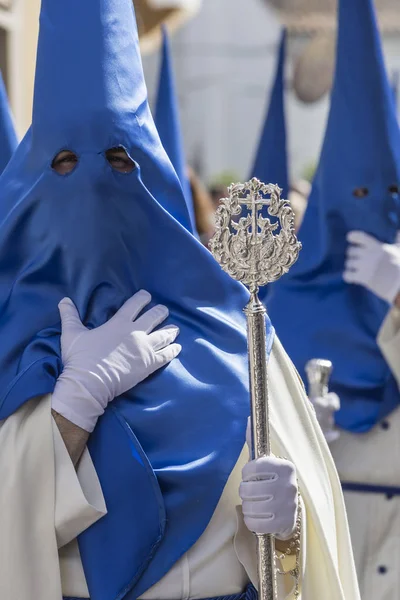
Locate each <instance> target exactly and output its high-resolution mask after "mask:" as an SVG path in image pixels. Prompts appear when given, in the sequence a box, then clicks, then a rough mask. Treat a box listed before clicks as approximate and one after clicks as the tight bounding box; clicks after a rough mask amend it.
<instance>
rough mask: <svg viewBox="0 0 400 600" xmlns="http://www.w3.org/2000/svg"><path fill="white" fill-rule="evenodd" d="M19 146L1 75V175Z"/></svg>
mask: <svg viewBox="0 0 400 600" xmlns="http://www.w3.org/2000/svg"><path fill="white" fill-rule="evenodd" d="M17 146H18V138H17V134H16V131H15V127H14V122H13V119H12V116H11V109H10V105H9V103H8V98H7V92H6V88H5V85H4V81H3V77H2V75H1V73H0V174H1V173H2V172H3V171H4V169H5V167H6V166H7V164H8V162H9V160H10V158H11V156H12V154H13V152H14V151H15V149H16V147H17Z"/></svg>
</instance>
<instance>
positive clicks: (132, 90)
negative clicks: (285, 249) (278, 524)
mask: <svg viewBox="0 0 400 600" xmlns="http://www.w3.org/2000/svg"><path fill="white" fill-rule="evenodd" d="M115 146H123V147H125V148H126V149H127V151H128V153H129V154H130V156H131V157H132V158H133V159H134V160H135V161H136V164H137V168H136V169H135V170H134V171H133V172H132V173H130V174H121V173H118V172H115V171H113V169H112V168H111V166H110V165H109V163H108V162H107V160H106V158H105V155H104V153H105V151H106V150H107V149H109V148H112V147H115ZM62 149H70V150H73V151H74V152H75V153H76V154H77V156H78V159H79V162H78V164H77V166H76V168H75V169H74V171H73V172H72V173H70V174H69V175H66V176H60V175H58V174H57V173H56V172H55V171H54V170H53V169H52V167H51V164H52V161H53V157H54V156H55V155H56V154H57V153H58V152H59V151H60V150H62ZM0 195H1V201H0V273H1V278H0V327H1V332H2V335H1V338H0V389H1V390H2V391H3V395H2V397H1V398H0V419H4V418H7V417H8V416H9V415H11V414H12V413H13V412H14V411H16V410H17V409H18V407H20V406H21V405H23V404H24V403H25V402H26V401H28V400H29V399H31V398H34V397H36V396H38V395H40V394H45V393H48V392H52V390H53V389H54V385H55V381H56V379H57V377H58V375H59V373H60V371H61V369H62V365H61V358H60V322H59V314H58V310H57V304H58V302H59V301H60V299H61V298H63V297H64V296H69V297H71V298H72V300H73V301H74V302H75V304H76V306H77V308H78V310H79V313H80V315H81V318H82V319H83V322H84V323H85V324H86V325H87V326H88V327H97V326H99V325H101V324H102V323H104V322H105V321H107V320H108V319H109V318H110V317H111V316H112V315H113V314H114V313H115V312H116V311H117V310H118V308H119V307H120V306H121V305H122V304H123V302H124V301H125V300H126V299H128V298H129V297H130V296H131V295H132V294H134V293H135V292H136V291H137V290H139V289H141V288H144V289H146V290H148V291H149V292H150V293H151V294H152V296H153V300H154V302H155V303H159V302H161V303H164V304H165V305H167V306H168V307H169V309H170V313H171V314H170V322H171V323H176V324H177V325H178V326H179V327H180V329H181V335H180V342H181V344H182V346H183V351H182V354H181V356H180V357H179V359H178V360H175V361H173V363H171V364H170V365H169V366H168V367H167V368H165V369H164V370H162V371H159V372H157V373H156V374H155V375H154V376H152V377H151V378H149V379H148V380H146V381H145V382H143V383H142V384H141V385H139V386H137V387H136V388H135V389H134V390H132V391H131V392H129V393H127V394H126V395H124V396H123V397H121V398H118V399H116V400H115V401H114V402H113V403H112V404H111V405H110V407H109V408H108V409H107V410H106V412H105V414H104V416H103V417H102V418H101V419H100V420H99V422H98V425H97V427H96V429H95V432H94V433H93V434H92V435H91V437H90V441H89V448H90V452H91V455H92V458H93V461H94V464H95V467H96V470H97V473H98V475H99V479H100V482H101V486H102V489H103V493H104V496H105V500H106V504H107V509H108V514H107V515H106V516H105V517H104V518H103V519H101V520H100V521H99V522H98V523H96V524H95V525H93V526H92V527H91V528H90V529H89V530H87V531H86V532H85V533H84V534H83V535H81V536H80V539H79V545H80V551H81V556H82V561H83V566H84V571H85V575H86V579H87V582H88V586H89V591H90V597H91V600H116V599H117V598H118V599H122V598H125V599H128V600H133V599H134V598H137V597H138V596H140V594H142V593H143V592H144V591H145V590H146V589H148V588H149V587H150V586H152V585H153V584H154V583H156V582H157V581H159V580H160V579H161V577H162V576H163V575H164V574H165V573H166V572H168V571H169V569H170V568H171V566H172V565H173V564H174V563H175V562H176V561H177V560H178V559H179V558H180V557H181V556H182V555H183V554H184V553H185V552H186V551H187V550H188V549H189V548H190V547H191V546H192V545H193V544H194V543H195V542H196V541H197V539H198V538H199V536H200V535H201V534H202V533H203V531H204V530H205V528H206V527H207V525H208V523H209V521H210V519H211V517H212V514H213V512H214V510H215V507H216V505H217V503H218V501H219V498H220V496H221V493H222V491H223V489H224V486H225V484H226V481H227V479H228V477H229V474H230V473H231V471H232V469H233V467H234V465H235V463H236V461H237V459H238V456H239V454H240V452H241V450H242V447H243V444H244V441H245V429H246V420H247V416H248V414H249V393H248V372H247V368H248V367H247V344H246V333H245V322H244V316H243V314H242V307H243V306H244V304H245V303H246V301H247V299H248V294H247V292H246V290H245V289H244V288H243V287H242V286H241V285H239V284H237V283H235V282H234V281H233V280H231V279H230V278H229V277H228V276H227V275H225V274H224V273H223V272H222V271H221V269H220V267H219V266H218V264H217V263H216V262H215V261H214V259H213V258H212V256H211V254H210V253H209V252H208V251H207V250H205V249H204V248H203V247H202V246H201V244H200V243H199V242H198V241H197V240H196V239H195V238H194V237H193V235H191V234H190V233H189V232H188V231H187V230H186V229H185V228H184V227H183V226H182V225H181V224H180V223H179V221H180V220H181V218H183V217H184V216H185V215H186V216H187V207H186V204H185V201H184V198H183V195H182V188H181V186H180V184H179V181H178V178H177V176H176V174H175V172H174V170H173V168H172V166H171V163H170V162H169V160H168V158H167V156H166V154H165V152H164V150H163V148H162V146H161V143H160V140H159V137H158V134H157V131H156V129H155V126H154V123H153V120H152V117H151V114H150V110H149V106H148V102H147V92H146V88H145V85H144V79H143V72H142V66H141V60H140V54H139V44H138V35H137V29H136V23H135V18H134V13H133V7H132V2H131V0H102V2H98V0H85V1H84V2H82V0H70V1H69V2H68V3H65V2H59V0H43V2H42V11H41V18H40V35H39V47H38V57H37V72H36V83H35V98H34V110H33V123H32V127H31V130H30V131H29V132H28V134H27V135H26V137H25V138H24V140H23V141H22V142H21V144H20V146H19V147H18V149H17V151H16V152H15V154H14V156H13V158H12V159H11V162H10V164H9V167H8V168H7V170H6V171H5V172H4V174H3V176H2V177H1V178H0ZM268 336H269V339H271V336H272V330H271V327H270V326H269V325H268Z"/></svg>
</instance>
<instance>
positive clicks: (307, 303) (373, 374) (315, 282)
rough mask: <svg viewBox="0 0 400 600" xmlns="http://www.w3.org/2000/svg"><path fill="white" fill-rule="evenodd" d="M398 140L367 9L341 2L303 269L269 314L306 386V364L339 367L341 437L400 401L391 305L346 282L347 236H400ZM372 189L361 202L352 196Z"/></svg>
mask: <svg viewBox="0 0 400 600" xmlns="http://www.w3.org/2000/svg"><path fill="white" fill-rule="evenodd" d="M393 185H397V186H398V185H400V132H399V127H398V123H397V118H396V115H395V112H394V106H393V97H392V92H391V89H390V85H389V82H388V78H387V74H386V71H385V67H384V63H383V56H382V49H381V42H380V39H379V33H378V29H377V25H376V19H375V15H374V10H373V6H372V3H371V1H370V0H352V1H351V2H348V1H347V0H340V2H339V38H338V50H337V67H336V77H335V83H334V88H333V91H332V100H331V109H330V115H329V120H328V125H327V131H326V135H325V141H324V145H323V149H322V154H321V158H320V163H319V166H318V170H317V173H316V177H315V180H314V184H313V189H312V193H311V197H310V200H309V205H308V209H307V212H306V215H305V218H304V221H303V225H302V227H301V230H300V234H299V237H300V239H301V241H302V243H303V250H302V252H301V253H300V258H299V260H298V262H297V264H296V265H295V266H294V267H293V268H292V269H291V271H290V273H289V274H288V275H286V276H284V277H283V278H282V279H281V281H280V282H278V283H277V284H274V285H273V286H272V293H271V296H270V297H269V298H268V302H267V304H268V309H269V314H270V316H271V318H272V321H273V323H274V326H275V328H276V331H277V334H278V335H279V336H280V338H281V340H282V342H283V344H284V346H285V348H286V350H287V351H288V353H289V355H290V357H291V358H292V360H293V361H294V363H295V365H296V366H297V368H298V369H299V371H300V374H301V375H302V376H303V377H305V371H304V366H305V364H306V362H307V361H308V360H309V359H312V358H326V359H330V360H331V361H332V362H333V365H334V371H333V375H332V381H331V387H332V390H333V391H335V392H337V393H338V394H339V396H340V398H341V402H342V408H341V410H340V411H339V412H338V414H337V423H338V425H339V426H340V427H343V428H344V429H348V430H349V431H353V432H364V431H368V430H369V429H370V428H371V427H373V426H374V425H375V424H376V422H377V421H379V420H380V419H382V418H384V417H385V416H386V415H387V414H388V413H390V412H391V411H392V410H393V409H394V408H395V407H396V406H398V404H399V401H400V396H399V391H398V387H397V385H396V382H395V380H394V378H393V375H392V374H391V372H390V370H389V367H388V365H387V363H386V361H385V359H384V357H383V356H382V354H381V352H380V350H379V348H378V345H377V342H376V337H377V334H378V331H379V329H380V327H381V324H382V321H383V319H384V317H385V315H386V314H387V311H388V305H387V304H386V303H385V302H383V301H381V300H380V299H379V298H377V297H376V296H375V295H374V294H372V293H370V292H369V291H368V290H367V289H366V288H364V287H361V286H357V285H348V284H346V283H345V282H344V281H343V278H342V273H343V271H344V264H345V255H346V249H347V242H346V235H347V233H348V232H349V231H351V230H357V229H358V230H363V231H365V232H367V233H369V234H371V235H373V236H375V237H376V238H378V239H379V240H381V241H383V242H388V243H393V242H394V241H395V239H396V233H397V231H398V229H400V203H399V196H398V194H395V193H391V191H390V186H393ZM361 187H366V188H368V195H367V196H366V197H363V198H357V197H355V196H354V194H353V192H354V190H355V189H356V188H361Z"/></svg>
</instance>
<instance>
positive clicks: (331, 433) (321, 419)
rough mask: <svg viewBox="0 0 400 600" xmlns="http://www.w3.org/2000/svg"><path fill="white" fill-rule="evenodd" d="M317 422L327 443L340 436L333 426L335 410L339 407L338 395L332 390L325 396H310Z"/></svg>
mask: <svg viewBox="0 0 400 600" xmlns="http://www.w3.org/2000/svg"><path fill="white" fill-rule="evenodd" d="M310 402H311V403H312V405H313V407H314V409H315V414H316V416H317V419H318V423H319V425H320V427H321V429H322V432H323V434H324V436H325V439H326V441H327V442H328V444H330V443H331V442H334V441H335V440H337V439H338V437H339V436H340V433H339V431H338V430H337V429H336V428H335V412H337V411H338V410H339V409H340V400H339V396H338V395H337V394H335V393H334V392H330V393H329V394H326V395H325V396H319V397H318V398H310Z"/></svg>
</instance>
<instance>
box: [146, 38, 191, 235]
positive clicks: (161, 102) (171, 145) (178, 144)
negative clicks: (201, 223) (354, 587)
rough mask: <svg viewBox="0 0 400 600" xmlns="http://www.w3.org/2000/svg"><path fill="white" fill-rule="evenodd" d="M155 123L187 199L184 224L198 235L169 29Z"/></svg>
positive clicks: (164, 41)
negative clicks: (187, 216) (188, 219)
mask: <svg viewBox="0 0 400 600" xmlns="http://www.w3.org/2000/svg"><path fill="white" fill-rule="evenodd" d="M155 123H156V127H157V131H158V134H159V136H160V140H161V143H162V145H163V146H164V149H165V151H166V153H167V154H168V157H169V159H170V161H171V163H172V165H173V167H174V169H175V171H176V173H177V175H178V178H179V181H180V182H181V185H182V190H183V194H184V196H185V200H186V204H187V208H188V212H189V216H190V223H188V222H187V221H186V222H182V225H184V226H185V227H186V228H187V229H189V231H192V232H193V231H196V219H195V213H194V206H193V198H192V192H191V189H190V184H189V179H188V175H187V163H186V158H185V152H184V147H183V137H182V131H181V123H180V118H179V105H178V98H177V93H176V84H175V77H174V72H173V68H172V57H171V48H170V43H169V38H168V33H167V30H166V28H165V27H164V28H163V44H162V57H161V69H160V81H159V85H158V94H157V103H156V111H155Z"/></svg>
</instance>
